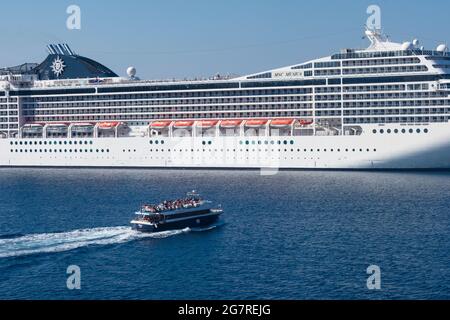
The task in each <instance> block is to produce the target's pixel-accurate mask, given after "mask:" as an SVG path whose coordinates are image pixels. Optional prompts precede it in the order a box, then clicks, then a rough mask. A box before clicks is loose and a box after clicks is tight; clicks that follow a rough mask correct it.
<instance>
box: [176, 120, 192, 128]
mask: <svg viewBox="0 0 450 320" xmlns="http://www.w3.org/2000/svg"><path fill="white" fill-rule="evenodd" d="M193 125H194V121H176V122H175V123H174V125H173V127H174V128H176V129H187V128H191V127H192V126H193Z"/></svg>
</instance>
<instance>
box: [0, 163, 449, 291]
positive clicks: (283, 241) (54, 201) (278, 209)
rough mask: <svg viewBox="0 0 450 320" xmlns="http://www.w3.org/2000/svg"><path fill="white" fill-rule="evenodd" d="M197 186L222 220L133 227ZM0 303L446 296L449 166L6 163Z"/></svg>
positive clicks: (1, 182)
mask: <svg viewBox="0 0 450 320" xmlns="http://www.w3.org/2000/svg"><path fill="white" fill-rule="evenodd" d="M192 189H196V190H197V191H199V192H201V193H202V194H203V195H204V196H205V197H206V198H208V199H210V200H213V201H214V202H216V203H218V204H221V205H222V207H223V208H224V210H225V213H224V216H223V218H222V221H221V222H220V223H219V224H218V225H217V226H215V228H212V229H211V230H189V229H185V230H177V231H171V232H163V233H159V234H154V235H145V234H139V233H137V232H134V231H132V230H131V229H130V227H129V224H128V223H129V221H130V220H131V218H132V217H133V213H134V212H135V211H136V210H137V209H138V208H139V206H140V204H141V203H143V202H158V201H160V200H163V199H171V198H177V197H181V196H183V195H184V194H185V193H186V192H187V191H190V190H192ZM72 265H75V266H78V267H79V268H80V271H81V278H80V279H81V289H80V290H69V289H68V288H67V278H68V277H69V276H70V275H69V274H67V268H68V267H69V266H72ZM371 265H377V266H379V268H380V270H381V289H380V290H369V289H368V288H367V278H368V277H369V274H368V273H367V268H368V267H369V266H371ZM0 299H450V172H357V171H338V172H333V171H283V172H279V173H278V174H275V175H261V174H260V172H259V171H193V170H185V171H183V170H107V169H104V170H93V169H89V170H82V169H70V170H68V169H59V170H56V169H0Z"/></svg>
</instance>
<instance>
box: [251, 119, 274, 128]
mask: <svg viewBox="0 0 450 320" xmlns="http://www.w3.org/2000/svg"><path fill="white" fill-rule="evenodd" d="M268 122H269V120H267V119H255V120H247V121H246V122H245V126H246V127H254V128H257V127H262V126H265V125H266V124H267V123H268Z"/></svg>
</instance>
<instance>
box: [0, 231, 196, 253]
mask: <svg viewBox="0 0 450 320" xmlns="http://www.w3.org/2000/svg"><path fill="white" fill-rule="evenodd" d="M188 231H189V229H188V228H187V229H183V230H174V231H163V232H158V233H142V232H137V231H135V230H133V229H131V228H130V227H107V228H93V229H81V230H74V231H69V232H62V233H42V234H30V235H25V236H21V237H17V238H10V239H0V258H8V257H18V256H24V255H31V254H38V253H54V252H62V251H69V250H74V249H78V248H82V247H87V246H91V245H111V244H119V243H125V242H129V241H134V240H138V239H143V238H166V237H170V236H174V235H177V234H181V233H184V232H188Z"/></svg>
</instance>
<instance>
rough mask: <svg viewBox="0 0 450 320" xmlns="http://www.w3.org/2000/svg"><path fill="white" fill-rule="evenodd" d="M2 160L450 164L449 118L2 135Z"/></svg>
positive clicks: (47, 163)
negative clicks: (216, 130)
mask: <svg viewBox="0 0 450 320" xmlns="http://www.w3.org/2000/svg"><path fill="white" fill-rule="evenodd" d="M374 128H377V129H380V128H384V130H387V129H388V128H392V130H394V129H400V130H401V129H403V128H404V129H407V133H401V132H400V133H397V134H394V133H391V134H387V133H384V134H380V133H377V134H374V133H373V129H374ZM425 128H426V129H427V131H428V132H427V133H424V129H425ZM410 129H413V130H414V133H409V130H410ZM417 129H421V133H417V131H416V130H417ZM150 141H152V142H153V143H152V144H150ZM156 141H158V144H156ZM258 141H259V142H258ZM75 142H77V144H76V145H75ZM16 143H17V144H16ZM20 143H22V145H20ZM25 143H26V145H25ZM39 143H41V144H39ZM69 143H70V144H69ZM80 143H81V144H80ZM247 143H248V144H247ZM279 143H280V144H279ZM75 150H76V151H75ZM0 166H1V167H114V168H123V167H126V168H132V167H135V168H252V169H257V168H275V169H277V168H280V169H449V168H450V124H448V123H441V124H430V125H421V126H412V125H411V126H409V125H405V126H401V125H398V124H393V125H391V126H383V127H379V126H373V127H367V128H365V130H364V132H363V134H361V135H357V136H297V137H205V138H195V139H194V138H168V137H153V138H149V137H129V138H95V139H94V138H85V139H0Z"/></svg>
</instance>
